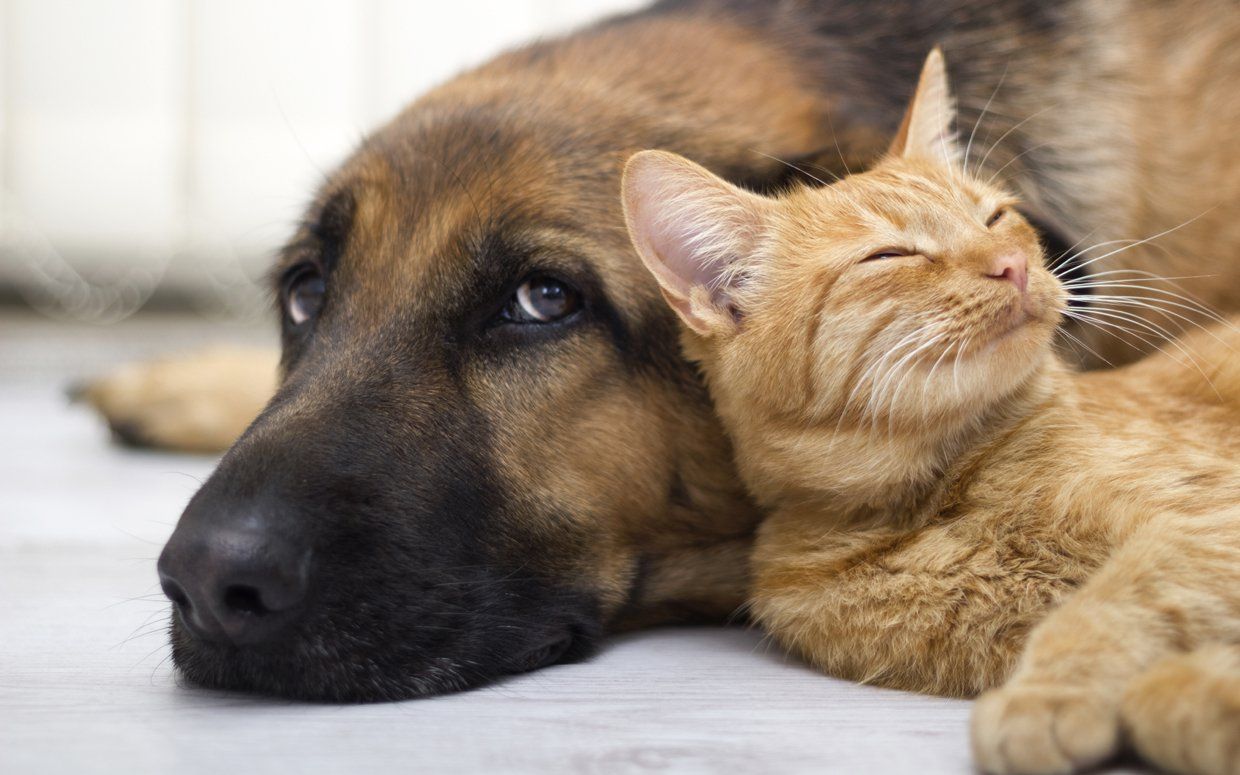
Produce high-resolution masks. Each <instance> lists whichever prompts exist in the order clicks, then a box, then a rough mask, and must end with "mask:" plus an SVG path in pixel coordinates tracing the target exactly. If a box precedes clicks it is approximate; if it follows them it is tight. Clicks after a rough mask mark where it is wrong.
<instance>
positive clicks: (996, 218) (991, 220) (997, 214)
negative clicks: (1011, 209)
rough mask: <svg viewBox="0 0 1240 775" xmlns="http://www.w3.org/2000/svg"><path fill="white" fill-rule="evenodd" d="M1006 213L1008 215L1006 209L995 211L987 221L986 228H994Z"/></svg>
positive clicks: (1001, 208)
mask: <svg viewBox="0 0 1240 775" xmlns="http://www.w3.org/2000/svg"><path fill="white" fill-rule="evenodd" d="M1006 213H1007V208H1006V207H1000V208H999V209H998V210H995V211H994V212H993V213H991V215H990V217H989V218H987V219H986V228H988V229H989V228H991V227H992V226H994V225H995V224H996V223H998V222H999V221H1000V220H1001V219H1002V218H1003V216H1004V215H1005V214H1006Z"/></svg>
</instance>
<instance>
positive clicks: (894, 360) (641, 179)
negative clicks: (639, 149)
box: [626, 55, 1066, 429]
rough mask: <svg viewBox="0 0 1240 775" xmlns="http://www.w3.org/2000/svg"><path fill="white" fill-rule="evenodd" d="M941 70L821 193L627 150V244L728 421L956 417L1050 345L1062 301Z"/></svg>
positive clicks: (994, 393)
mask: <svg viewBox="0 0 1240 775" xmlns="http://www.w3.org/2000/svg"><path fill="white" fill-rule="evenodd" d="M936 76H937V80H936ZM945 78H946V76H945V74H944V72H943V70H942V61H941V58H940V59H939V60H938V62H937V65H936V64H935V55H932V56H931V59H930V60H928V62H927V70H926V72H925V73H923V77H922V83H921V84H920V85H919V88H918V94H917V96H916V97H915V99H914V102H913V105H912V106H911V107H910V111H909V116H908V117H907V118H906V120H905V125H904V127H902V129H901V133H900V136H899V137H897V139H896V141H895V143H894V144H893V149H892V153H891V154H890V155H889V156H888V157H887V159H885V160H884V161H883V162H881V163H880V164H879V165H878V166H876V167H875V168H874V169H873V170H871V171H869V172H866V173H863V174H858V175H853V176H850V177H848V178H845V179H844V180H842V181H839V182H837V183H835V184H833V185H830V186H826V187H824V188H821V189H807V190H803V191H799V192H796V193H793V194H791V195H789V196H786V197H784V198H782V199H779V200H771V199H766V198H762V197H758V196H756V195H753V194H750V193H747V192H744V191H741V190H739V189H736V188H735V187H732V186H730V185H729V184H727V183H724V182H723V181H720V180H719V179H718V178H715V177H714V176H713V175H711V174H710V173H709V172H707V171H705V170H703V169H701V168H700V167H697V166H696V165H693V164H692V163H691V162H688V161H686V160H684V159H680V158H678V157H674V156H671V155H670V154H663V153H658V152H648V153H645V154H639V155H638V156H637V157H635V158H634V159H633V160H632V161H631V162H630V166H629V169H628V174H627V177H626V207H627V212H628V216H629V225H630V231H631V233H632V235H633V238H634V242H635V244H636V245H637V247H638V250H639V252H640V253H641V255H642V257H643V259H644V260H645V262H646V264H647V266H648V268H650V269H651V271H652V273H653V274H654V275H655V277H656V279H658V280H659V282H660V284H661V286H662V288H663V290H664V295H665V296H666V297H667V299H668V302H669V304H670V305H671V306H672V307H673V309H675V310H676V311H677V313H678V314H680V316H681V317H682V319H683V320H684V321H685V322H686V323H687V324H688V326H689V327H690V329H692V330H693V331H694V332H695V334H696V336H693V337H691V340H690V341H689V343H688V344H689V348H690V350H691V351H692V352H691V355H693V356H695V357H697V358H699V359H700V360H702V361H703V363H704V365H705V366H706V369H707V373H708V376H709V378H710V380H711V386H712V390H713V391H714V392H715V394H716V398H717V401H718V402H719V403H720V404H721V405H720V410H721V411H722V412H723V413H724V414H725V417H726V415H727V414H728V413H729V409H730V408H731V409H738V408H740V407H742V406H745V407H755V406H766V407H767V408H769V409H770V410H771V411H772V412H774V413H777V414H778V413H787V414H788V416H790V417H791V416H796V417H800V418H804V417H805V416H806V415H807V414H808V415H810V416H812V417H814V418H818V419H823V420H827V419H830V418H839V421H840V422H844V421H851V422H854V423H860V422H872V423H876V424H877V423H881V427H883V428H884V429H890V428H892V427H896V426H898V425H901V424H910V425H913V426H916V425H917V424H919V423H925V422H928V421H931V420H933V419H935V418H941V417H944V416H951V417H956V418H960V417H961V416H962V415H968V414H971V413H975V412H979V411H983V410H984V409H985V408H986V407H987V406H989V405H990V404H991V403H992V402H994V401H997V400H1000V399H1002V398H1003V397H1004V396H1005V395H1007V394H1009V393H1011V392H1012V391H1013V390H1014V389H1015V388H1016V387H1018V386H1019V385H1020V384H1021V383H1022V382H1023V381H1024V380H1026V379H1027V378H1028V376H1029V375H1030V374H1031V373H1032V372H1033V370H1034V369H1035V368H1036V367H1037V366H1038V365H1039V364H1040V363H1041V362H1042V361H1043V360H1044V358H1045V357H1046V355H1047V353H1049V351H1050V348H1051V346H1052V340H1053V336H1054V331H1055V328H1056V326H1057V325H1058V322H1059V315H1060V311H1061V310H1062V309H1063V305H1064V304H1065V300H1066V296H1065V294H1064V292H1063V290H1062V288H1061V287H1060V286H1059V284H1058V282H1057V281H1056V280H1055V278H1054V277H1053V276H1052V274H1051V273H1050V272H1049V271H1048V270H1047V269H1046V267H1045V266H1044V264H1043V257H1042V250H1041V248H1040V245H1039V244H1038V238H1037V235H1036V233H1035V232H1034V230H1033V229H1032V227H1030V225H1029V224H1028V223H1027V222H1026V221H1025V220H1024V219H1023V218H1022V217H1021V216H1020V214H1019V213H1018V212H1017V211H1016V209H1015V204H1016V203H1015V200H1014V199H1013V198H1012V197H1011V196H1010V195H1008V194H1007V193H1005V192H1003V191H1002V190H999V189H997V188H995V187H993V186H991V185H988V184H987V183H985V182H984V181H981V180H978V179H976V178H973V177H971V176H969V175H966V174H964V173H963V172H962V169H961V164H960V161H959V154H958V151H957V150H956V148H955V145H954V140H953V138H952V136H951V134H950V132H949V124H950V120H951V116H952V115H953V113H952V112H951V111H952V108H951V105H950V97H949V96H948V93H947V90H946V80H945ZM729 404H731V405H732V406H731V407H729ZM769 413H770V412H768V414H769Z"/></svg>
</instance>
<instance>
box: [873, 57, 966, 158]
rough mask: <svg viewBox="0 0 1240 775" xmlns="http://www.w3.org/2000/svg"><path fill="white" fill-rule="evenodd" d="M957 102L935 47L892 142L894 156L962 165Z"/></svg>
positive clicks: (944, 66) (922, 70) (941, 58)
mask: <svg viewBox="0 0 1240 775" xmlns="http://www.w3.org/2000/svg"><path fill="white" fill-rule="evenodd" d="M955 123H956V100H955V98H954V97H953V96H952V92H951V84H950V83H949V82H948V80H947V63H946V62H945V61H944V60H943V52H942V51H940V50H939V48H938V47H937V46H936V47H935V48H934V49H933V50H932V51H931V52H930V55H929V56H927V57H926V63H925V64H924V65H922V68H921V78H919V79H918V81H917V91H916V92H915V93H914V94H913V99H912V101H911V102H910V103H909V106H908V110H907V111H905V113H904V121H902V122H901V123H900V129H899V131H898V132H896V139H895V140H894V141H892V143H891V149H890V153H891V154H892V155H893V156H903V157H910V156H916V157H918V158H921V159H925V160H926V161H933V162H938V163H940V164H943V165H945V166H948V167H953V168H955V167H958V166H960V162H961V155H960V147H959V145H958V144H957V143H956V133H955V130H954V128H953V127H954V125H955Z"/></svg>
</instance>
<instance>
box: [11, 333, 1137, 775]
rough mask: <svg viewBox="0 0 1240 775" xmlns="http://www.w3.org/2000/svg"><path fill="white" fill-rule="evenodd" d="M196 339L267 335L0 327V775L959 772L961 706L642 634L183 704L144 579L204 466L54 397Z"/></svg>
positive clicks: (159, 609)
mask: <svg viewBox="0 0 1240 775" xmlns="http://www.w3.org/2000/svg"><path fill="white" fill-rule="evenodd" d="M211 338H215V339H219V338H232V339H243V340H246V341H262V340H264V339H265V338H266V333H265V332H256V331H253V330H249V329H240V328H237V327H214V326H208V325H204V324H201V323H194V322H192V321H188V320H184V319H177V318H171V319H155V320H151V319H147V320H142V321H134V322H130V323H127V324H124V325H122V326H120V327H117V328H113V329H89V328H83V327H70V326H54V325H51V324H44V323H41V322H38V321H35V320H34V319H33V318H30V317H26V316H15V315H13V314H11V313H8V314H0V773H2V774H3V775H17V774H18V773H36V772H37V773H61V772H73V773H82V772H125V773H177V774H178V775H180V774H181V773H197V772H204V773H205V772H247V773H248V772H296V773H309V772H365V771H370V770H376V769H379V768H381V767H382V768H393V769H396V768H398V769H400V770H403V771H412V772H435V773H439V772H445V773H447V772H462V773H464V772H529V773H555V772H585V773H629V772H653V771H668V772H733V773H767V772H769V773H785V772H815V773H820V772H839V773H918V774H923V773H924V774H927V775H929V774H932V773H967V772H970V771H971V766H970V762H969V756H968V746H967V738H966V728H967V720H968V711H969V707H968V704H967V703H964V702H958V701H950V700H942V699H935V698H929V697H920V696H915V695H908V694H902V693H898V692H890V691H883V690H879V689H872V688H867V687H860V686H855V685H851V684H848V683H845V682H841V681H836V680H832V679H828V678H824V677H822V676H820V675H817V674H815V673H814V672H812V671H810V670H808V669H807V668H805V667H803V666H801V665H799V664H797V663H796V662H795V661H792V660H788V659H785V658H784V657H783V656H781V655H779V654H778V653H775V652H771V651H768V650H767V649H766V648H765V646H764V645H763V644H761V643H760V640H759V638H758V636H757V635H756V634H754V633H751V632H746V631H744V630H740V629H722V628H720V629H712V628H704V629H673V630H661V631H652V632H647V633H639V634H636V635H632V636H628V637H623V638H617V639H615V640H614V641H613V642H612V643H611V644H610V645H609V646H608V647H607V648H605V649H604V650H603V652H602V653H601V654H600V655H598V656H597V657H596V658H594V659H593V660H591V661H589V662H587V663H585V664H581V665H571V666H562V667H555V668H551V669H548V670H543V671H540V672H537V673H534V674H531V675H528V676H523V677H520V678H517V679H514V680H510V681H507V682H504V683H502V684H500V685H497V686H493V687H490V688H486V689H482V690H478V691H474V692H470V693H467V694H462V695H456V696H450V697H441V698H435V699H430V700H416V701H411V702H405V703H396V704H385V705H363V706H326V705H303V704H292V703H286V702H277V701H271V700H264V699H255V698H251V697H246V696H238V695H229V694H222V693H216V692H207V691H202V690H197V689H192V688H187V687H184V686H181V685H179V684H178V681H177V678H176V676H175V674H174V672H173V671H172V670H171V668H170V666H169V663H168V660H167V648H166V646H165V645H164V641H163V626H164V621H165V617H166V614H167V606H166V604H165V602H164V601H163V599H162V597H161V596H160V595H159V594H158V592H159V588H158V586H157V584H156V583H155V570H154V562H155V557H156V555H157V554H158V553H159V547H160V545H161V543H162V541H163V539H164V538H166V536H167V535H168V533H169V532H170V531H171V529H172V525H173V523H174V522H175V520H176V517H177V515H178V513H179V512H180V509H181V507H182V506H183V505H184V503H185V502H186V501H187V500H188V499H189V497H190V495H191V494H192V493H193V491H194V489H195V487H196V486H197V482H198V480H199V479H201V478H203V477H204V476H205V475H206V474H207V473H208V472H209V471H210V469H211V466H212V462H213V461H211V460H205V459H200V458H189V457H177V456H166V455H157V454H149V453H142V452H134V451H128V450H122V449H119V448H117V447H114V446H112V445H110V444H109V441H108V438H107V434H106V432H105V431H104V430H103V429H102V428H101V427H100V426H99V425H98V424H97V423H96V422H95V421H94V419H93V418H92V417H91V416H89V415H88V414H87V413H86V412H85V411H84V410H82V409H79V408H74V407H69V406H67V405H66V403H65V400H64V398H63V393H62V390H63V387H64V385H65V384H66V382H67V381H68V380H69V379H70V378H71V377H73V376H77V375H81V374H83V373H89V372H90V371H91V370H95V369H99V368H103V367H106V365H108V364H109V363H113V362H115V361H117V360H118V359H122V358H131V357H139V356H143V355H148V354H152V353H156V352H160V351H162V350H166V349H168V348H175V347H181V346H185V345H188V344H193V343H195V342H199V341H205V340H207V339H211ZM1121 771H1122V772H1133V771H1134V770H1131V769H1128V770H1113V772H1121Z"/></svg>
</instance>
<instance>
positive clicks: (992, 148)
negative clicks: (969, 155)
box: [974, 105, 1057, 174]
mask: <svg viewBox="0 0 1240 775" xmlns="http://www.w3.org/2000/svg"><path fill="white" fill-rule="evenodd" d="M1053 107H1057V106H1055V105H1047V106H1046V107H1044V108H1042V109H1041V110H1039V111H1037V112H1035V113H1033V114H1031V115H1029V116H1027V117H1026V118H1025V119H1024V120H1023V121H1020V122H1018V123H1017V124H1016V125H1015V126H1013V127H1011V128H1010V129H1008V131H1006V132H1004V133H1003V134H1002V135H1000V136H999V139H998V140H995V143H994V145H992V146H990V150H988V151H986V155H985V156H983V157H982V160H981V161H980V162H978V164H977V169H976V171H975V172H974V174H979V173H981V171H982V170H983V169H985V168H986V162H987V160H989V159H990V154H992V153H994V151H995V149H996V148H998V147H999V145H1000V143H1002V142H1003V141H1004V140H1006V139H1007V138H1008V136H1009V135H1011V134H1012V133H1013V132H1015V131H1016V130H1017V129H1020V128H1021V127H1022V126H1024V125H1025V124H1027V123H1029V122H1030V121H1032V120H1033V119H1035V118H1037V117H1038V116H1040V115H1042V114H1043V113H1045V112H1046V111H1048V110H1050V109H1051V108H1053Z"/></svg>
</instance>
